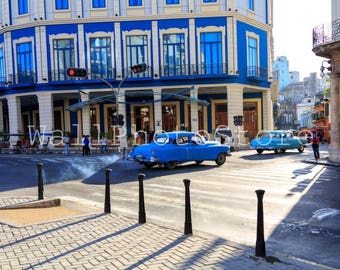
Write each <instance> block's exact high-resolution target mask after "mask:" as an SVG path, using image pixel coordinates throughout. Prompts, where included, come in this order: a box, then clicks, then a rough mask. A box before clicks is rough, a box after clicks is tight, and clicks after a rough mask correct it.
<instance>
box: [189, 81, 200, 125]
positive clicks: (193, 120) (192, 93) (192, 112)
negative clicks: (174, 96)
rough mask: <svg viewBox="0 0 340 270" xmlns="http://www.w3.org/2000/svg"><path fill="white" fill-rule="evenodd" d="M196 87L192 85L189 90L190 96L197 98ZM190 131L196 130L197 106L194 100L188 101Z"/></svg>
mask: <svg viewBox="0 0 340 270" xmlns="http://www.w3.org/2000/svg"><path fill="white" fill-rule="evenodd" d="M197 92H198V89H197V88H196V87H194V88H193V89H191V90H190V97H191V98H194V99H197V97H198V93H197ZM190 115H191V119H190V121H191V131H198V106H197V102H196V101H190Z"/></svg>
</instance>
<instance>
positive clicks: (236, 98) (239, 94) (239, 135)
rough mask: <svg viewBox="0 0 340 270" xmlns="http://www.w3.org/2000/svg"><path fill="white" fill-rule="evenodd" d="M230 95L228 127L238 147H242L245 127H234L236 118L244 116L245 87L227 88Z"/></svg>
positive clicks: (236, 85)
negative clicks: (236, 116)
mask: <svg viewBox="0 0 340 270" xmlns="http://www.w3.org/2000/svg"><path fill="white" fill-rule="evenodd" d="M227 95H228V126H229V128H230V129H231V130H232V132H233V137H234V141H235V143H236V147H240V145H241V143H242V142H244V132H243V126H241V127H236V126H235V125H234V116H235V115H242V116H243V85H240V84H231V85H228V88H227Z"/></svg>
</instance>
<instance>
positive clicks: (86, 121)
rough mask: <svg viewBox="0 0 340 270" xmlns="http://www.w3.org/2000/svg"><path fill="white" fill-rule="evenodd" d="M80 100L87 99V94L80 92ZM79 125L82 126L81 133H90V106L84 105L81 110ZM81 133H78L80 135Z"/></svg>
mask: <svg viewBox="0 0 340 270" xmlns="http://www.w3.org/2000/svg"><path fill="white" fill-rule="evenodd" d="M80 97H81V101H82V102H84V101H86V100H88V99H89V95H88V94H84V93H80ZM81 125H82V128H83V135H90V131H91V121H90V106H84V107H83V108H82V110H81ZM81 135H82V134H79V136H81Z"/></svg>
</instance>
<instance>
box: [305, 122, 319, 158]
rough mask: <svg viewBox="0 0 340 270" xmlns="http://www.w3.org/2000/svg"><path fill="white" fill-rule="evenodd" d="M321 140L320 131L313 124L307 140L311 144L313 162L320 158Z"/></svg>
mask: <svg viewBox="0 0 340 270" xmlns="http://www.w3.org/2000/svg"><path fill="white" fill-rule="evenodd" d="M321 141H322V135H321V132H320V131H319V130H318V129H317V128H316V127H315V126H314V127H313V129H312V133H311V134H310V136H309V139H308V142H309V143H311V144H312V148H313V153H314V158H315V162H318V161H319V160H320V152H319V144H320V142H321Z"/></svg>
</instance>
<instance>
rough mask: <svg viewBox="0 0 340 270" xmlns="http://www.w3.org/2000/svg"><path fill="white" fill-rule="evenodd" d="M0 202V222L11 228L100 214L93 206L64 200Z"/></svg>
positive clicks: (4, 200)
mask: <svg viewBox="0 0 340 270" xmlns="http://www.w3.org/2000/svg"><path fill="white" fill-rule="evenodd" d="M0 201H1V204H0V205H1V207H0V222H1V223H3V224H7V225H9V226H12V227H24V226H28V225H35V224H41V223H48V222H55V221H59V220H63V219H68V218H75V217H82V216H87V215H93V214H98V213H99V212H100V209H99V208H98V207H96V206H94V205H89V204H86V203H84V202H79V201H76V200H71V199H64V198H62V199H61V198H52V199H43V200H37V199H34V198H30V197H22V198H0Z"/></svg>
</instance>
